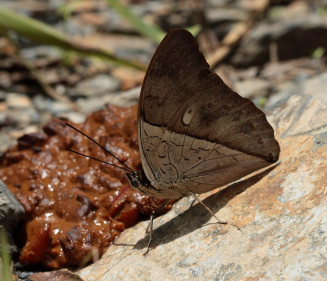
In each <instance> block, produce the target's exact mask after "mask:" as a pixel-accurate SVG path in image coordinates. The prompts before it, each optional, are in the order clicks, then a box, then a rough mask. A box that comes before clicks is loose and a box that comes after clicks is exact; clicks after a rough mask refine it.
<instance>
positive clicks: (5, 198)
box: [0, 180, 25, 233]
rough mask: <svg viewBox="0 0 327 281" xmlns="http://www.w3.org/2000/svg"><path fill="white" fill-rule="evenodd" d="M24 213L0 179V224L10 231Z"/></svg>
mask: <svg viewBox="0 0 327 281" xmlns="http://www.w3.org/2000/svg"><path fill="white" fill-rule="evenodd" d="M24 213H25V211H24V208H23V206H22V205H21V204H20V203H19V202H18V201H17V199H16V197H15V196H14V195H13V194H12V192H11V191H10V190H9V189H8V187H7V186H6V185H5V183H4V182H3V181H2V180H0V225H1V226H3V227H4V228H5V229H6V230H7V232H8V233H10V232H11V231H13V230H14V228H15V227H16V225H17V223H18V222H19V221H20V220H21V219H22V218H23V216H24Z"/></svg>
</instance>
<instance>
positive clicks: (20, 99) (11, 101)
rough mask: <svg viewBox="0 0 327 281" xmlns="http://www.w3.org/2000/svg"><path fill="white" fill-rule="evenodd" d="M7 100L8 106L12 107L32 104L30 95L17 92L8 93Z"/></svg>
mask: <svg viewBox="0 0 327 281" xmlns="http://www.w3.org/2000/svg"><path fill="white" fill-rule="evenodd" d="M6 100H7V104H8V107H11V108H24V107H30V106H31V105H32V102H31V100H30V98H29V97H28V96H26V95H21V94H16V93H7V99H6Z"/></svg>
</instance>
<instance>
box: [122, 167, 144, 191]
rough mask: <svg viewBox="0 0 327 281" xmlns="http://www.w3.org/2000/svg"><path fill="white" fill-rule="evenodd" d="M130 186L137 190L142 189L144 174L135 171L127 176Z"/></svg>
mask: <svg viewBox="0 0 327 281" xmlns="http://www.w3.org/2000/svg"><path fill="white" fill-rule="evenodd" d="M126 176H127V178H128V181H129V183H130V185H131V186H132V187H133V188H135V189H140V187H141V186H142V178H143V177H142V172H140V171H134V172H132V173H127V174H126Z"/></svg>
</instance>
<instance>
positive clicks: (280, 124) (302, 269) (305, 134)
mask: <svg viewBox="0 0 327 281" xmlns="http://www.w3.org/2000/svg"><path fill="white" fill-rule="evenodd" d="M269 119H270V121H271V123H272V124H273V126H274V127H275V128H276V135H277V137H278V139H279V142H280V145H281V157H280V163H279V164H277V165H275V166H272V167H270V168H268V169H265V170H261V171H259V172H257V173H256V174H255V175H253V176H249V177H247V178H244V179H242V180H239V181H238V182H235V183H232V184H230V185H228V186H226V187H225V188H224V189H223V190H221V191H220V192H217V190H216V192H210V193H208V194H204V195H201V196H200V198H201V199H202V200H203V202H204V203H205V204H206V205H207V206H208V207H209V208H210V209H211V210H212V211H213V212H214V213H215V214H216V216H217V217H218V218H219V219H221V220H224V221H227V222H228V223H229V224H227V225H218V224H215V220H214V219H213V218H212V216H211V215H210V214H209V213H208V212H207V211H206V210H205V209H204V208H203V207H202V206H201V205H200V204H198V203H195V204H194V205H192V202H193V199H190V198H184V199H182V200H181V201H179V202H178V203H177V204H176V205H175V206H174V207H173V209H172V210H171V211H170V212H169V213H167V214H166V215H164V216H162V217H159V218H157V219H156V220H155V221H154V233H153V234H154V240H153V249H152V250H151V251H150V252H149V253H148V255H147V256H143V253H144V252H145V250H146V244H147V241H148V239H149V237H148V236H145V230H146V227H147V225H148V222H143V223H139V224H138V225H136V226H135V227H133V228H131V229H128V230H126V231H125V232H124V233H123V234H122V235H121V236H120V237H119V239H118V241H116V244H117V245H112V246H111V247H110V248H109V249H108V251H107V252H106V254H105V255H104V256H103V257H102V258H101V259H100V260H99V261H98V262H96V263H95V264H93V265H91V266H89V267H87V268H85V269H82V270H81V271H80V276H81V277H82V278H83V279H84V280H85V281H87V280H89V281H91V280H99V281H101V280H193V279H194V280H195V279H197V280H326V252H327V244H326V239H327V219H326V218H327V209H326V204H327V202H326V190H327V189H326V182H327V178H326V169H327V163H326V158H327V129H326V128H327V127H326V125H327V108H326V105H325V104H324V103H322V102H321V101H319V100H315V99H313V98H312V97H304V96H293V97H292V98H290V99H289V100H288V101H286V102H285V103H284V104H280V105H279V106H278V107H276V108H275V110H274V111H273V112H272V114H271V115H270V116H269ZM233 225H237V226H238V227H240V228H241V231H240V230H238V229H236V227H234V226H233Z"/></svg>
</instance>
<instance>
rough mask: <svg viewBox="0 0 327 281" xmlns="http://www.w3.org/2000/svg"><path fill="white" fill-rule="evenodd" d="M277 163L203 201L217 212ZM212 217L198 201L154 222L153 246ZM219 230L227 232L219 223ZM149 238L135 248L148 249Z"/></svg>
mask: <svg viewBox="0 0 327 281" xmlns="http://www.w3.org/2000/svg"><path fill="white" fill-rule="evenodd" d="M277 165H278V164H276V165H274V166H272V167H269V168H267V169H266V170H264V171H262V172H260V173H258V174H256V175H254V176H252V177H250V178H247V179H245V180H241V181H238V182H236V183H233V184H231V185H229V186H227V187H226V188H225V189H223V190H221V191H219V192H217V193H215V194H213V195H211V196H209V197H207V198H206V199H204V200H203V201H202V202H203V203H204V204H206V205H207V206H208V207H209V208H210V209H211V211H212V212H213V213H215V214H216V213H217V212H218V211H219V210H220V209H221V208H223V207H224V206H225V205H226V204H227V203H228V201H229V200H231V199H233V198H234V197H235V196H237V195H238V194H241V193H242V192H244V191H245V190H247V189H248V188H249V187H251V186H252V185H254V184H255V183H257V182H259V181H260V180H261V179H262V178H263V177H265V176H266V175H267V174H269V173H270V172H271V171H272V170H273V169H275V167H276V166H277ZM211 217H212V215H211V214H210V213H209V212H208V211H207V210H206V209H205V208H204V207H203V206H202V205H201V204H200V203H197V204H194V205H193V206H191V207H190V208H189V209H188V210H186V211H185V212H183V213H182V214H179V215H177V216H176V217H175V218H173V219H172V220H170V221H168V222H166V223H164V224H163V225H161V226H160V227H158V228H155V222H154V230H153V240H152V242H151V248H152V249H154V248H155V247H156V246H158V245H162V244H166V243H169V242H171V241H174V240H175V239H177V238H179V237H182V236H184V235H186V234H189V233H191V232H193V231H194V230H196V229H198V228H200V227H205V226H206V225H208V224H207V223H208V221H209V220H210V219H211ZM227 223H228V222H227ZM217 230H218V231H220V234H221V235H222V234H225V233H226V229H225V227H224V228H222V227H221V226H220V225H219V224H217ZM149 239H150V237H149V234H146V235H145V237H144V238H142V239H141V240H139V241H138V242H137V243H136V244H135V245H134V247H133V249H138V250H140V249H146V248H147V245H148V242H149Z"/></svg>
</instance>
